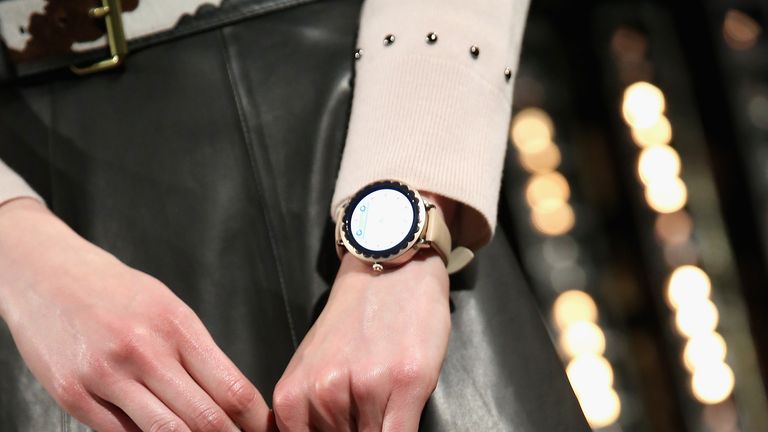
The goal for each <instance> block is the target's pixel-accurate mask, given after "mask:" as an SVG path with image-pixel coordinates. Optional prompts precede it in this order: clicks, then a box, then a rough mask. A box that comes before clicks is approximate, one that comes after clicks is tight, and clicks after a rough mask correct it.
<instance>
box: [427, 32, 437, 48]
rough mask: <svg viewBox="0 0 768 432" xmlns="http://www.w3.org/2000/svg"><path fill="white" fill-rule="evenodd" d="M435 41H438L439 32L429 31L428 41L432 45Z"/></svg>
mask: <svg viewBox="0 0 768 432" xmlns="http://www.w3.org/2000/svg"><path fill="white" fill-rule="evenodd" d="M435 42H437V33H435V32H429V33H427V43H428V44H430V45H432V44H433V43H435Z"/></svg>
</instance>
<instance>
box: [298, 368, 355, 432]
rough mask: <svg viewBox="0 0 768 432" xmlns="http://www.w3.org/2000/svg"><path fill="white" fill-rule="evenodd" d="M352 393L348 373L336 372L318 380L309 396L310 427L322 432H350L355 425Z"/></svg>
mask: <svg viewBox="0 0 768 432" xmlns="http://www.w3.org/2000/svg"><path fill="white" fill-rule="evenodd" d="M350 391H351V389H350V376H349V373H347V372H341V371H334V372H331V373H328V374H326V375H324V376H322V377H321V378H319V379H317V380H316V381H315V383H314V385H313V386H312V387H311V392H310V394H309V405H310V407H309V414H310V416H309V420H310V426H312V427H314V428H318V429H320V430H321V431H333V432H347V431H350V430H351V424H355V422H354V420H353V419H352V416H353V413H352V404H351V397H350Z"/></svg>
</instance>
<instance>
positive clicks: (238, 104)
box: [219, 29, 298, 349]
mask: <svg viewBox="0 0 768 432" xmlns="http://www.w3.org/2000/svg"><path fill="white" fill-rule="evenodd" d="M219 35H220V39H221V43H222V45H223V48H224V63H225V66H226V70H227V78H228V80H229V85H230V90H231V91H232V97H233V99H234V102H235V108H236V109H237V115H238V120H239V122H240V131H241V133H242V134H243V143H244V145H245V148H246V151H247V152H248V161H249V164H250V166H251V173H252V174H253V179H254V180H256V181H255V182H254V183H255V186H256V190H257V192H258V193H259V195H260V198H261V200H262V202H263V203H266V199H265V198H266V193H265V191H264V189H263V185H262V184H261V182H260V181H259V175H258V172H259V169H258V167H257V166H256V155H255V154H254V153H253V146H252V141H251V138H250V136H251V130H250V127H249V126H248V122H247V121H246V119H245V113H244V111H243V101H242V99H241V97H240V95H239V93H238V91H237V88H236V84H235V79H234V71H233V68H232V64H231V59H230V50H229V44H228V42H227V37H226V35H225V34H224V31H223V30H222V29H219ZM260 208H261V211H262V213H263V215H264V221H265V223H266V225H267V236H268V237H269V245H270V249H271V250H272V256H273V259H274V261H275V268H276V270H277V278H278V284H279V285H280V293H281V295H282V297H283V306H284V307H285V313H286V316H287V318H288V328H289V330H290V332H291V343H292V344H293V348H294V349H296V348H297V347H298V338H297V336H296V327H295V325H294V323H293V315H292V314H291V307H290V303H289V302H288V290H287V289H286V286H285V277H284V275H283V266H282V264H281V263H280V254H279V252H278V248H277V241H276V239H275V233H274V228H273V224H272V218H271V217H270V215H269V211H268V210H267V207H266V205H262V206H260Z"/></svg>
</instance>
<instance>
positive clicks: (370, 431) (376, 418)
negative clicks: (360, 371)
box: [350, 373, 389, 432]
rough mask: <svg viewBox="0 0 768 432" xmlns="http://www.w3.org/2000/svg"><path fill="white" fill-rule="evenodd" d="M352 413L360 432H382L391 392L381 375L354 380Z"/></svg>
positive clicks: (371, 375) (352, 384)
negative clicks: (387, 389)
mask: <svg viewBox="0 0 768 432" xmlns="http://www.w3.org/2000/svg"><path fill="white" fill-rule="evenodd" d="M350 386H351V390H352V392H351V393H352V412H353V413H354V417H355V419H356V421H357V430H358V431H360V432H380V431H381V427H382V422H383V419H384V411H385V410H386V408H387V401H388V400H389V392H388V391H383V389H386V388H387V386H386V385H385V382H384V381H383V377H382V376H381V374H379V373H375V374H369V375H368V376H366V377H364V378H357V379H354V378H353V379H352V382H351V383H350Z"/></svg>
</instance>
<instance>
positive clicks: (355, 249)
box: [336, 180, 432, 271]
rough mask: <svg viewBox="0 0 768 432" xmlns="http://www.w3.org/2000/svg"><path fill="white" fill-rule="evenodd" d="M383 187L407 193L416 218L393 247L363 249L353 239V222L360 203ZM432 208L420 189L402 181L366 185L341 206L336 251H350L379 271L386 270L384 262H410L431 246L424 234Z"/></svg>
mask: <svg viewBox="0 0 768 432" xmlns="http://www.w3.org/2000/svg"><path fill="white" fill-rule="evenodd" d="M381 189H393V190H396V191H398V192H400V193H402V194H403V195H405V196H406V197H407V198H408V200H409V201H410V202H411V207H412V209H413V211H414V220H413V224H412V226H411V229H410V230H409V232H408V233H407V234H406V236H405V237H404V238H403V239H402V240H401V241H399V242H398V243H397V244H396V245H395V246H394V247H392V248H390V249H387V250H384V251H372V250H369V249H366V248H364V247H363V246H361V245H360V244H359V243H358V242H357V241H356V240H355V239H354V236H353V235H352V233H351V231H350V221H351V216H352V212H353V211H354V209H355V208H356V207H357V204H358V203H359V202H360V201H362V200H363V199H365V197H367V196H368V195H369V194H371V193H373V192H375V191H377V190H381ZM431 207H432V205H431V204H430V203H428V202H426V201H425V200H424V198H422V196H421V195H420V194H419V192H418V191H416V190H415V189H413V188H411V187H410V186H408V185H406V184H405V183H402V182H399V181H395V180H384V181H378V182H375V183H371V184H369V185H367V186H365V187H363V188H362V189H360V190H359V191H358V192H357V193H355V195H353V196H352V198H350V199H349V201H347V202H346V203H344V204H343V205H342V206H341V208H340V209H339V216H338V217H337V221H336V250H337V253H338V255H339V257H341V256H343V254H344V252H349V253H351V254H353V255H354V256H355V257H357V258H358V259H360V260H363V261H366V262H369V263H371V264H372V266H373V269H374V270H378V271H381V270H383V268H384V265H387V266H396V265H399V264H403V263H405V262H407V261H408V260H410V259H411V258H412V257H413V255H414V254H415V253H416V252H417V251H418V250H419V249H420V248H422V247H429V246H430V245H429V243H428V242H425V240H424V237H425V234H426V230H427V221H428V209H429V208H431Z"/></svg>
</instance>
